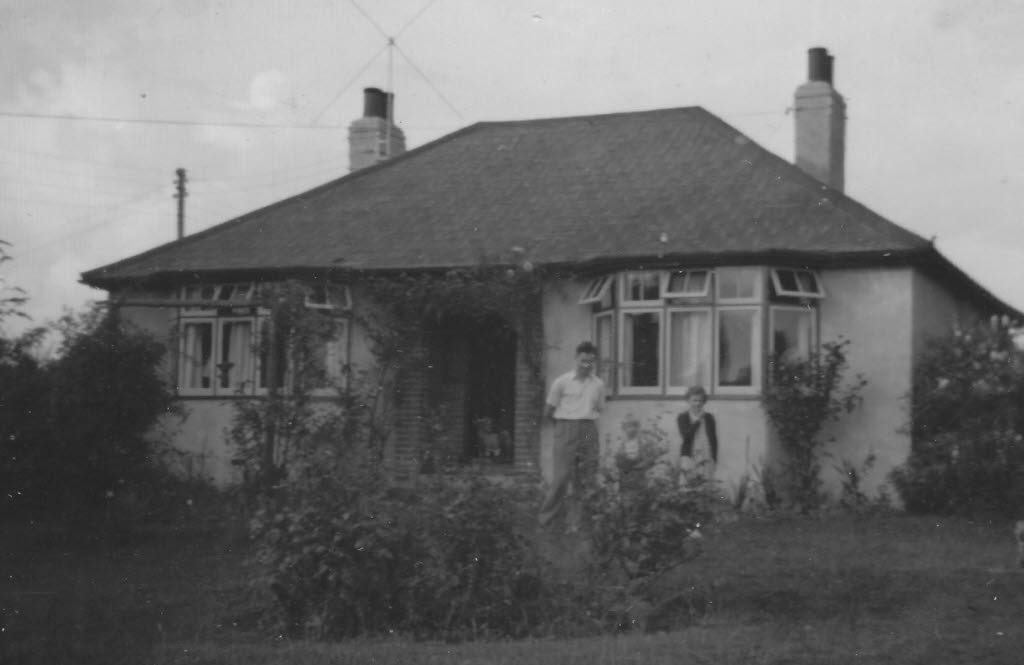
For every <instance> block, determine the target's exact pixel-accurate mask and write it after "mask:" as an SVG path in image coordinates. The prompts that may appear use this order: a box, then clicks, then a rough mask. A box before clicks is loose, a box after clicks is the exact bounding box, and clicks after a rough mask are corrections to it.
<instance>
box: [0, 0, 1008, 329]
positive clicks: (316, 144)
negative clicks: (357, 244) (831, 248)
mask: <svg viewBox="0 0 1024 665" xmlns="http://www.w3.org/2000/svg"><path fill="white" fill-rule="evenodd" d="M1022 32H1024V0H915V1H914V2H892V0H884V1H875V0H859V1H858V2H850V1H849V0H844V1H842V2H839V1H832V0H774V1H771V2H768V1H766V0H749V1H747V0H707V1H703V0H690V1H686V0H505V1H498V0H287V1H286V0H40V1H37V2H26V1H25V0H0V40H2V41H0V43H3V44H4V48H3V57H2V58H0V81H3V85H2V86H0V240H2V241H6V242H7V243H9V245H8V246H6V247H5V251H6V252H7V254H9V255H10V257H11V260H9V261H6V262H2V263H0V280H2V282H0V286H6V287H7V288H10V287H14V286H16V287H20V288H21V289H24V291H25V292H26V293H27V295H28V297H29V299H30V300H29V303H28V305H27V307H26V312H27V313H28V314H29V315H30V316H31V317H32V320H31V321H18V322H13V321H8V322H7V323H6V326H7V327H8V328H9V329H11V330H13V331H17V330H18V329H19V328H23V327H25V326H27V325H30V324H36V325H39V324H45V323H46V322H48V321H50V320H53V319H55V318H56V317H57V316H58V315H59V314H60V313H61V311H62V310H63V309H64V308H66V307H70V308H73V309H76V310H77V309H81V308H83V307H84V306H85V304H86V303H87V302H88V301H90V300H99V299H103V298H104V297H105V293H104V292H102V291H97V290H95V289H91V288H89V287H86V286H84V285H82V284H80V283H79V282H78V280H79V277H80V274H81V273H82V272H83V271H86V270H89V269H92V268H96V267H99V266H102V265H105V264H107V263H110V262H112V261H115V260H118V259H121V258H125V257H127V256H130V255H133V254H136V253H138V252H141V251H144V250H146V249H149V248H151V247H154V246H156V245H160V244H163V243H165V242H168V241H170V240H173V239H174V237H175V234H176V224H177V222H176V214H177V207H176V206H177V203H176V200H175V199H174V191H175V188H174V179H175V170H176V169H178V168H184V169H186V170H187V174H188V175H187V177H188V183H187V190H188V196H187V198H186V202H185V217H186V219H185V227H186V232H187V233H194V232H196V231H200V230H202V229H205V228H208V227H210V226H213V225H215V224H219V223H221V222H224V221H227V220H229V219H231V218H233V217H235V216H238V215H240V214H243V213H245V212H247V211H249V210H254V209H256V208H259V207H261V206H263V205H266V204H268V203H271V202H273V201H276V200H280V199H282V198H285V197H287V196H291V195H294V194H297V193H299V192H302V191H304V190H306V189H309V188H312V187H314V186H317V185H319V184H322V183H324V182H327V181H329V180H333V179H335V178H338V177H340V176H343V175H345V174H346V173H347V172H348V145H347V126H348V124H349V123H350V122H351V121H352V120H354V119H355V118H357V117H358V116H359V115H361V113H362V89H363V88H364V87H369V86H375V87H381V88H385V89H391V90H393V91H394V93H395V96H396V104H395V120H396V122H397V123H398V125H399V126H401V127H402V129H403V131H404V132H405V135H406V141H407V144H408V146H409V147H410V148H413V147H417V146H420V145H423V144H424V143H427V142H429V141H431V140H434V139H436V138H439V137H441V136H443V135H445V134H448V133H450V132H453V131H455V130H457V129H460V128H462V127H465V126H467V125H470V124H472V123H474V122H478V121H492V120H515V119H527V118H544V117H557V116H569V115H590V114H598V113H611V112H619V111H641V110H649V109H656V108H671V107H681V106H703V107H704V108H705V109H707V110H709V111H710V112H712V113H714V114H715V115H717V116H719V117H720V118H722V119H723V120H725V121H726V122H728V123H730V124H731V125H733V126H734V127H736V128H737V129H739V130H740V131H743V132H744V133H746V134H747V135H748V136H749V137H750V138H751V139H753V140H754V141H755V142H757V143H759V144H760V145H762V146H764V147H765V148H767V149H769V150H771V151H772V152H774V153H776V154H778V155H780V156H782V157H784V158H786V159H790V160H791V159H792V156H793V147H792V144H793V117H792V111H791V107H792V105H793V92H794V90H795V89H796V87H797V86H798V85H799V84H800V83H802V82H803V81H804V80H805V79H806V75H807V49H808V48H810V47H816V46H823V47H826V48H828V49H829V52H830V53H831V54H832V55H833V56H834V57H835V86H836V89H837V90H838V91H839V92H840V93H841V94H842V95H843V96H844V97H845V98H846V103H847V116H848V121H847V148H846V149H847V158H846V159H847V161H846V193H847V194H849V195H850V196H852V197H853V198H855V199H857V200H859V201H860V202H861V203H863V204H864V205H866V206H868V207H869V208H872V209H873V210H875V211H876V212H878V213H880V214H882V215H884V216H885V217H887V218H888V219H890V220H892V221H894V222H896V223H897V224H899V225H901V226H903V227H904V228H907V229H909V230H911V231H914V232H915V233H917V234H919V235H921V236H923V237H925V238H934V240H935V243H936V246H937V247H938V249H939V250H940V251H941V252H942V253H943V254H944V255H945V256H947V257H948V258H949V259H950V260H952V261H953V262H954V263H955V264H956V265H958V266H959V267H961V268H962V269H963V270H964V271H966V272H967V273H968V274H969V275H971V276H972V277H973V278H974V279H975V280H976V281H977V282H979V283H980V284H981V285H982V286H984V287H985V288H987V289H989V290H990V291H992V292H993V293H994V294H996V295H997V296H999V297H1000V298H1002V299H1003V300H1004V301H1005V302H1006V303H1008V304H1010V305H1011V306H1013V307H1016V308H1017V309H1020V310H1024V40H1022V39H1020V37H1019V35H1020V34H1021V33H1022ZM389 38H391V39H393V46H391V47H389V45H388V44H389V42H388V40H389Z"/></svg>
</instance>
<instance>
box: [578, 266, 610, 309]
mask: <svg viewBox="0 0 1024 665" xmlns="http://www.w3.org/2000/svg"><path fill="white" fill-rule="evenodd" d="M614 283H615V273H609V274H607V275H601V276H600V277H595V278H594V279H593V280H591V282H590V284H588V285H587V290H586V291H584V292H583V295H581V296H580V300H579V304H581V305H600V304H601V303H602V302H603V301H604V299H605V296H606V295H608V292H609V291H610V290H611V288H612V285H613V284H614Z"/></svg>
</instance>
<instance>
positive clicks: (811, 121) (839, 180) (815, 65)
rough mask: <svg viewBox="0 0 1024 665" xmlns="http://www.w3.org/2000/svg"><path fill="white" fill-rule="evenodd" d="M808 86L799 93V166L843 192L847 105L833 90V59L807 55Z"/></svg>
mask: <svg viewBox="0 0 1024 665" xmlns="http://www.w3.org/2000/svg"><path fill="white" fill-rule="evenodd" d="M807 56H808V61H807V65H808V66H807V71H808V73H807V82H806V83H804V84H803V85H801V86H800V87H798V88H797V89H796V98H795V104H794V107H793V108H794V114H793V115H794V117H795V118H796V160H795V161H796V165H797V166H799V167H800V168H801V169H803V170H804V171H805V172H807V173H809V174H810V175H812V176H814V177H815V178H817V179H818V180H820V181H821V182H823V183H825V184H826V185H828V186H829V187H832V188H833V189H837V190H839V191H840V192H841V191H843V186H844V184H845V180H846V173H845V171H846V168H845V165H844V162H845V157H846V102H845V101H843V97H842V95H840V94H839V93H838V92H836V91H835V88H833V87H832V73H833V72H832V68H833V62H834V61H833V58H832V56H831V55H829V54H828V50H827V49H824V48H820V47H817V48H812V49H809V50H808V52H807Z"/></svg>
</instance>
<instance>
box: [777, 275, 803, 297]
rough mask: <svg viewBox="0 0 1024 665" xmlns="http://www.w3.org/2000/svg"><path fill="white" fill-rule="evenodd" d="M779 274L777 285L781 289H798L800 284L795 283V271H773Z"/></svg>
mask: <svg viewBox="0 0 1024 665" xmlns="http://www.w3.org/2000/svg"><path fill="white" fill-rule="evenodd" d="M775 272H776V274H777V275H778V276H779V286H781V287H782V290H783V291H791V292H792V291H799V290H800V285H799V284H797V283H796V273H795V272H794V271H792V270H777V271H775Z"/></svg>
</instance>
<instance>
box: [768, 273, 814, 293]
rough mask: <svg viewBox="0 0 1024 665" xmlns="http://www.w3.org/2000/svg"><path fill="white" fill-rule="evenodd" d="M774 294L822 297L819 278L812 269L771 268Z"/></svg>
mask: <svg viewBox="0 0 1024 665" xmlns="http://www.w3.org/2000/svg"><path fill="white" fill-rule="evenodd" d="M772 286H773V287H774V288H775V295H777V296H785V297H788V298H824V297H825V289H824V288H823V287H822V285H821V278H820V277H818V274H817V273H816V272H814V271H813V270H791V269H788V268H773V269H772Z"/></svg>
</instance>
